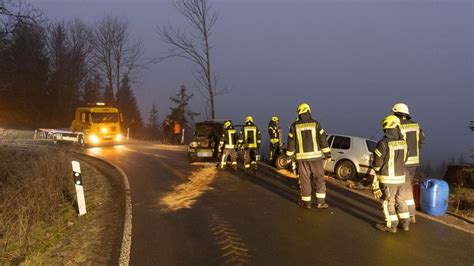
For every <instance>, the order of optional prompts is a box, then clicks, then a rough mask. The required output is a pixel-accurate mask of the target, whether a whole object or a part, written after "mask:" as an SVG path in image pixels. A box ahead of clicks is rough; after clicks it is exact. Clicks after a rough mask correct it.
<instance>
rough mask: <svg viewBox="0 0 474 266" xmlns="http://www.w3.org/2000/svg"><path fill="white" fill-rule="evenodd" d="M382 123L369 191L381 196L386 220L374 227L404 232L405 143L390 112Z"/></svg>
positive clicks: (406, 213) (396, 119)
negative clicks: (382, 131) (382, 133)
mask: <svg viewBox="0 0 474 266" xmlns="http://www.w3.org/2000/svg"><path fill="white" fill-rule="evenodd" d="M381 124H382V127H383V129H384V134H385V136H384V137H383V138H382V140H380V141H379V142H378V143H377V147H376V149H375V151H374V155H375V157H374V161H373V163H372V168H373V169H374V170H375V175H374V179H373V182H372V192H373V193H374V196H375V197H376V198H377V199H382V209H383V214H384V217H385V221H386V223H385V224H377V225H376V226H375V227H376V228H377V229H379V230H381V231H385V232H391V233H396V232H397V226H398V225H399V226H400V228H402V229H403V230H404V231H408V227H409V224H410V219H409V218H410V214H409V213H408V207H407V205H406V202H405V199H404V198H403V195H404V194H405V193H404V191H403V190H404V189H405V186H404V183H405V159H406V156H407V144H406V141H405V140H404V139H403V137H402V136H401V134H400V132H399V129H398V127H399V126H400V119H399V118H398V117H396V116H394V115H389V116H387V117H385V118H384V119H383V120H382V123H381ZM399 221H400V224H399Z"/></svg>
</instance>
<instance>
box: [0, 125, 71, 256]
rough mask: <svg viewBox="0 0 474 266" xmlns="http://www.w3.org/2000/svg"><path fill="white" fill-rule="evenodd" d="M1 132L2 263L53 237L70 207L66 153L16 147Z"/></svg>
mask: <svg viewBox="0 0 474 266" xmlns="http://www.w3.org/2000/svg"><path fill="white" fill-rule="evenodd" d="M1 136H2V135H1V132H0V264H5V263H15V262H21V261H23V260H24V258H25V257H26V255H27V254H28V253H30V252H32V251H37V250H38V249H43V248H45V247H47V246H48V245H50V244H51V243H50V242H51V241H53V242H54V241H55V239H57V238H58V237H59V235H60V234H59V233H58V230H59V229H60V228H61V226H63V224H64V220H63V219H64V217H65V214H66V213H69V215H71V214H70V213H73V212H74V211H73V210H74V209H73V208H72V204H71V203H72V201H73V197H72V196H71V195H72V194H71V193H70V191H72V189H73V188H72V187H73V185H72V181H71V180H72V176H71V175H72V174H71V169H70V161H69V160H68V158H67V157H66V155H65V154H64V153H62V152H57V151H54V152H53V151H46V150H31V148H30V149H19V148H14V147H13V146H10V145H9V143H11V141H10V140H9V139H8V138H3V139H2V138H1ZM45 225H47V226H45ZM55 225H57V228H56V227H55ZM56 229H58V230H56Z"/></svg>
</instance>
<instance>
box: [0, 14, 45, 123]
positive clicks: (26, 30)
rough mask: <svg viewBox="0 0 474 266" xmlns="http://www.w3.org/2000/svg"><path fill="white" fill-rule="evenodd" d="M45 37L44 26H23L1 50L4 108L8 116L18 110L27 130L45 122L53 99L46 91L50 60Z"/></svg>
mask: <svg viewBox="0 0 474 266" xmlns="http://www.w3.org/2000/svg"><path fill="white" fill-rule="evenodd" d="M44 36H45V32H44V30H43V28H42V27H41V26H40V25H37V24H26V23H22V24H19V25H17V26H16V28H15V32H14V34H12V35H10V36H8V37H7V41H6V42H4V44H5V46H4V47H2V49H1V50H2V55H1V59H2V60H1V64H0V81H1V82H0V83H1V85H2V88H1V95H0V101H1V103H0V108H2V109H5V110H6V113H8V114H10V113H11V112H12V110H14V111H15V114H14V115H18V116H19V117H17V118H16V119H15V120H17V121H22V123H21V125H23V126H34V125H36V123H38V122H41V121H42V120H45V114H46V112H44V110H45V109H46V107H47V106H48V102H49V97H48V95H47V93H46V89H45V88H46V82H47V79H48V73H47V71H48V59H47V55H46V45H45V43H46V42H45V37H44ZM2 113H3V115H5V114H6V113H4V112H2ZM8 116H9V115H8ZM9 118H13V117H9ZM7 119H8V118H7ZM20 119H21V120H20Z"/></svg>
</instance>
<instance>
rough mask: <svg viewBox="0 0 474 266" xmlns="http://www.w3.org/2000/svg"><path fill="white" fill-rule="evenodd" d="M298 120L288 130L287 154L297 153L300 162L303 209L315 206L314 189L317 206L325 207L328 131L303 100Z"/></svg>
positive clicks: (328, 154)
mask: <svg viewBox="0 0 474 266" xmlns="http://www.w3.org/2000/svg"><path fill="white" fill-rule="evenodd" d="M296 112H297V114H298V120H297V121H295V122H294V123H293V124H292V125H291V127H290V131H289V133H288V149H287V151H286V155H288V156H294V157H295V159H296V162H297V164H298V174H299V181H300V182H299V183H300V189H301V201H300V203H299V205H300V206H301V207H303V208H307V209H310V208H311V190H313V191H314V192H315V196H316V207H317V208H318V209H325V208H327V207H328V205H327V204H326V182H325V181H324V169H323V156H324V157H325V158H326V159H329V158H331V151H330V150H329V146H328V143H327V141H326V134H325V133H324V129H323V128H322V127H321V124H320V123H319V122H318V121H316V120H314V119H313V118H312V117H311V108H310V106H309V105H308V104H306V103H303V104H300V105H299V106H298V109H296Z"/></svg>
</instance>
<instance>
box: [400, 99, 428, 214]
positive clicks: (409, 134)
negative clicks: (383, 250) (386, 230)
mask: <svg viewBox="0 0 474 266" xmlns="http://www.w3.org/2000/svg"><path fill="white" fill-rule="evenodd" d="M392 111H393V114H394V115H395V116H397V117H398V118H399V119H400V127H399V129H400V133H401V134H402V136H403V139H405V141H406V142H407V147H408V156H407V157H408V158H407V161H406V162H405V177H406V180H405V186H406V188H405V189H404V191H405V192H406V195H404V198H405V201H406V204H407V206H408V212H409V213H410V223H416V218H415V214H416V208H415V200H414V199H413V182H414V178H415V172H416V168H417V166H419V165H420V147H421V144H423V143H424V142H425V136H424V134H423V131H422V130H421V127H420V125H419V124H418V123H417V122H415V121H413V120H411V117H410V111H409V110H408V106H407V105H406V104H404V103H397V104H395V105H394V106H393V108H392Z"/></svg>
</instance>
